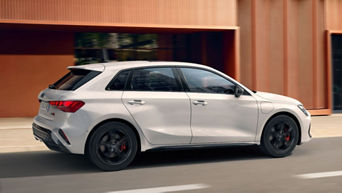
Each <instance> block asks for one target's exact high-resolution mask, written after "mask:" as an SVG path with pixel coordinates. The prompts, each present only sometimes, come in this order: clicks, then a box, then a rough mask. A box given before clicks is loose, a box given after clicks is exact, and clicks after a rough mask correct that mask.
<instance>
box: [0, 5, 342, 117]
mask: <svg viewBox="0 0 342 193" xmlns="http://www.w3.org/2000/svg"><path fill="white" fill-rule="evenodd" d="M340 12H342V1H340V0H163V1H161V0H58V1H53V0H0V62H1V64H0V65H1V68H0V70H1V71H0V90H1V95H0V99H1V100H0V117H13V116H33V115H35V114H36V112H37V110H38V105H39V104H38V101H37V95H38V92H39V91H40V90H42V89H44V88H46V87H47V85H48V84H50V83H53V82H54V81H55V80H57V79H58V78H59V77H60V76H62V75H63V74H64V73H66V69H65V68H66V66H69V65H74V64H75V63H81V62H82V61H83V62H84V60H85V59H86V60H87V61H88V62H89V60H90V59H89V58H96V55H97V54H98V53H102V52H101V51H105V52H106V54H104V55H106V57H107V58H109V59H111V60H120V59H121V60H123V59H129V60H135V59H151V60H176V61H190V62H196V63H202V64H206V65H209V66H213V67H215V68H217V69H219V70H221V71H223V72H225V73H227V74H228V75H230V76H232V77H234V78H235V79H237V80H239V81H241V82H242V83H243V84H245V85H246V86H248V87H249V88H251V89H253V90H261V91H267V92H274V93H279V94H283V95H287V96H290V97H294V98H297V99H299V100H300V101H301V102H303V104H304V105H305V106H306V107H307V108H308V109H310V111H311V113H312V114H314V115H326V114H331V113H332V111H333V110H342V60H341V59H342V51H341V50H342V46H341V45H342V38H341V37H342V36H341V35H339V34H342V20H339V16H340ZM94 34H95V35H94ZM96 34H100V35H101V34H102V35H103V34H104V35H103V36H105V37H107V40H108V37H109V39H110V40H113V42H112V44H111V45H110V46H109V47H108V45H107V44H108V42H104V43H102V44H100V43H101V41H100V40H101V37H102V36H96ZM106 34H107V35H106ZM108 34H109V35H108ZM146 34H147V35H146ZM87 35H89V36H91V37H92V36H96V37H100V38H99V39H98V44H96V45H92V46H87V45H86V43H82V42H83V40H87V37H89V36H87ZM126 36H127V37H129V38H130V39H129V41H126V40H127V38H126V39H122V37H126ZM82 38H83V39H82ZM120 38H121V39H120ZM81 40H82V41H81ZM120 41H121V43H120ZM80 42H81V43H80ZM85 42H87V41H85ZM89 42H90V43H92V41H91V40H90V41H88V43H89ZM99 42H100V43H99ZM118 42H119V43H118ZM127 42H128V43H127ZM119 44H120V45H119ZM101 45H102V46H101ZM108 55H109V56H108ZM333 77H334V78H333ZM340 77H341V78H340Z"/></svg>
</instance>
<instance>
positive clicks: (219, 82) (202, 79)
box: [181, 68, 235, 94]
mask: <svg viewBox="0 0 342 193" xmlns="http://www.w3.org/2000/svg"><path fill="white" fill-rule="evenodd" d="M181 71H182V73H183V76H184V78H185V81H186V83H187V85H188V87H189V91H190V92H200V93H222V94H234V88H235V84H233V83H232V82H230V81H229V80H227V79H225V78H223V77H222V76H219V75H217V74H215V73H213V72H210V71H207V70H202V69H196V68H181Z"/></svg>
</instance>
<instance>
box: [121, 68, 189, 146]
mask: <svg viewBox="0 0 342 193" xmlns="http://www.w3.org/2000/svg"><path fill="white" fill-rule="evenodd" d="M127 87H128V88H127V89H126V90H125V91H124V92H123V95H122V101H123V103H124V105H125V106H126V108H127V109H128V111H129V112H130V113H131V115H132V116H133V118H134V119H135V121H136V122H137V124H138V125H139V127H140V128H141V130H142V132H143V133H144V135H145V137H146V138H147V139H148V140H149V141H150V143H152V144H162V145H172V144H189V143H190V140H191V130H190V101H189V97H188V96H187V95H186V93H185V92H184V91H182V89H181V85H180V82H179V81H178V79H177V78H175V73H174V70H173V69H172V68H167V67H163V68H156V67H153V68H140V69H136V70H133V72H132V78H131V80H130V81H129V83H128V86H127Z"/></svg>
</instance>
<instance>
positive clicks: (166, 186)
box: [0, 137, 342, 193]
mask: <svg viewBox="0 0 342 193" xmlns="http://www.w3.org/2000/svg"><path fill="white" fill-rule="evenodd" d="M341 147H342V138H341V137H335V138H319V139H313V140H312V141H311V142H310V143H307V144H304V145H301V146H297V148H296V149H295V151H294V152H293V154H292V155H291V156H290V157H286V158H279V159H274V158H269V157H267V156H264V155H263V154H262V153H260V152H259V151H258V149H257V148H256V147H255V146H248V147H227V148H209V149H196V150H181V151H159V152H147V153H143V154H142V155H141V157H140V159H138V160H137V161H135V163H133V165H131V166H130V167H129V168H127V169H126V170H123V171H118V172H102V171H99V170H98V169H97V168H96V167H94V166H93V165H92V164H91V163H89V161H88V160H87V159H85V158H84V157H83V156H79V155H66V154H62V153H55V152H51V151H35V152H22V153H1V154H0V192H1V193H43V192H49V193H57V192H58V193H60V192H63V193H117V192H120V193H138V192H142V193H160V192H171V191H172V192H175V193H177V192H187V193H191V192H196V193H197V192H203V193H204V192H205V193H216V192H217V193H221V192H222V193H228V192H232V193H245V192H246V193H258V192H260V193H266V192H267V193H268V192H270V193H271V192H272V193H273V192H274V193H316V192H317V193H328V192H329V193H335V192H336V193H341V192H342V148H341ZM326 172H329V173H326Z"/></svg>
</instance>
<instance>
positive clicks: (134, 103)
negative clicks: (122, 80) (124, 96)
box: [128, 99, 146, 105]
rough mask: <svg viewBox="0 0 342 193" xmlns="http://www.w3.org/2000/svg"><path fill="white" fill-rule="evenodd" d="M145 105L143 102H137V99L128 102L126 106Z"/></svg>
mask: <svg viewBox="0 0 342 193" xmlns="http://www.w3.org/2000/svg"><path fill="white" fill-rule="evenodd" d="M145 103H146V102H145V101H143V100H137V99H134V100H130V101H128V104H130V105H144V104H145Z"/></svg>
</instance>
